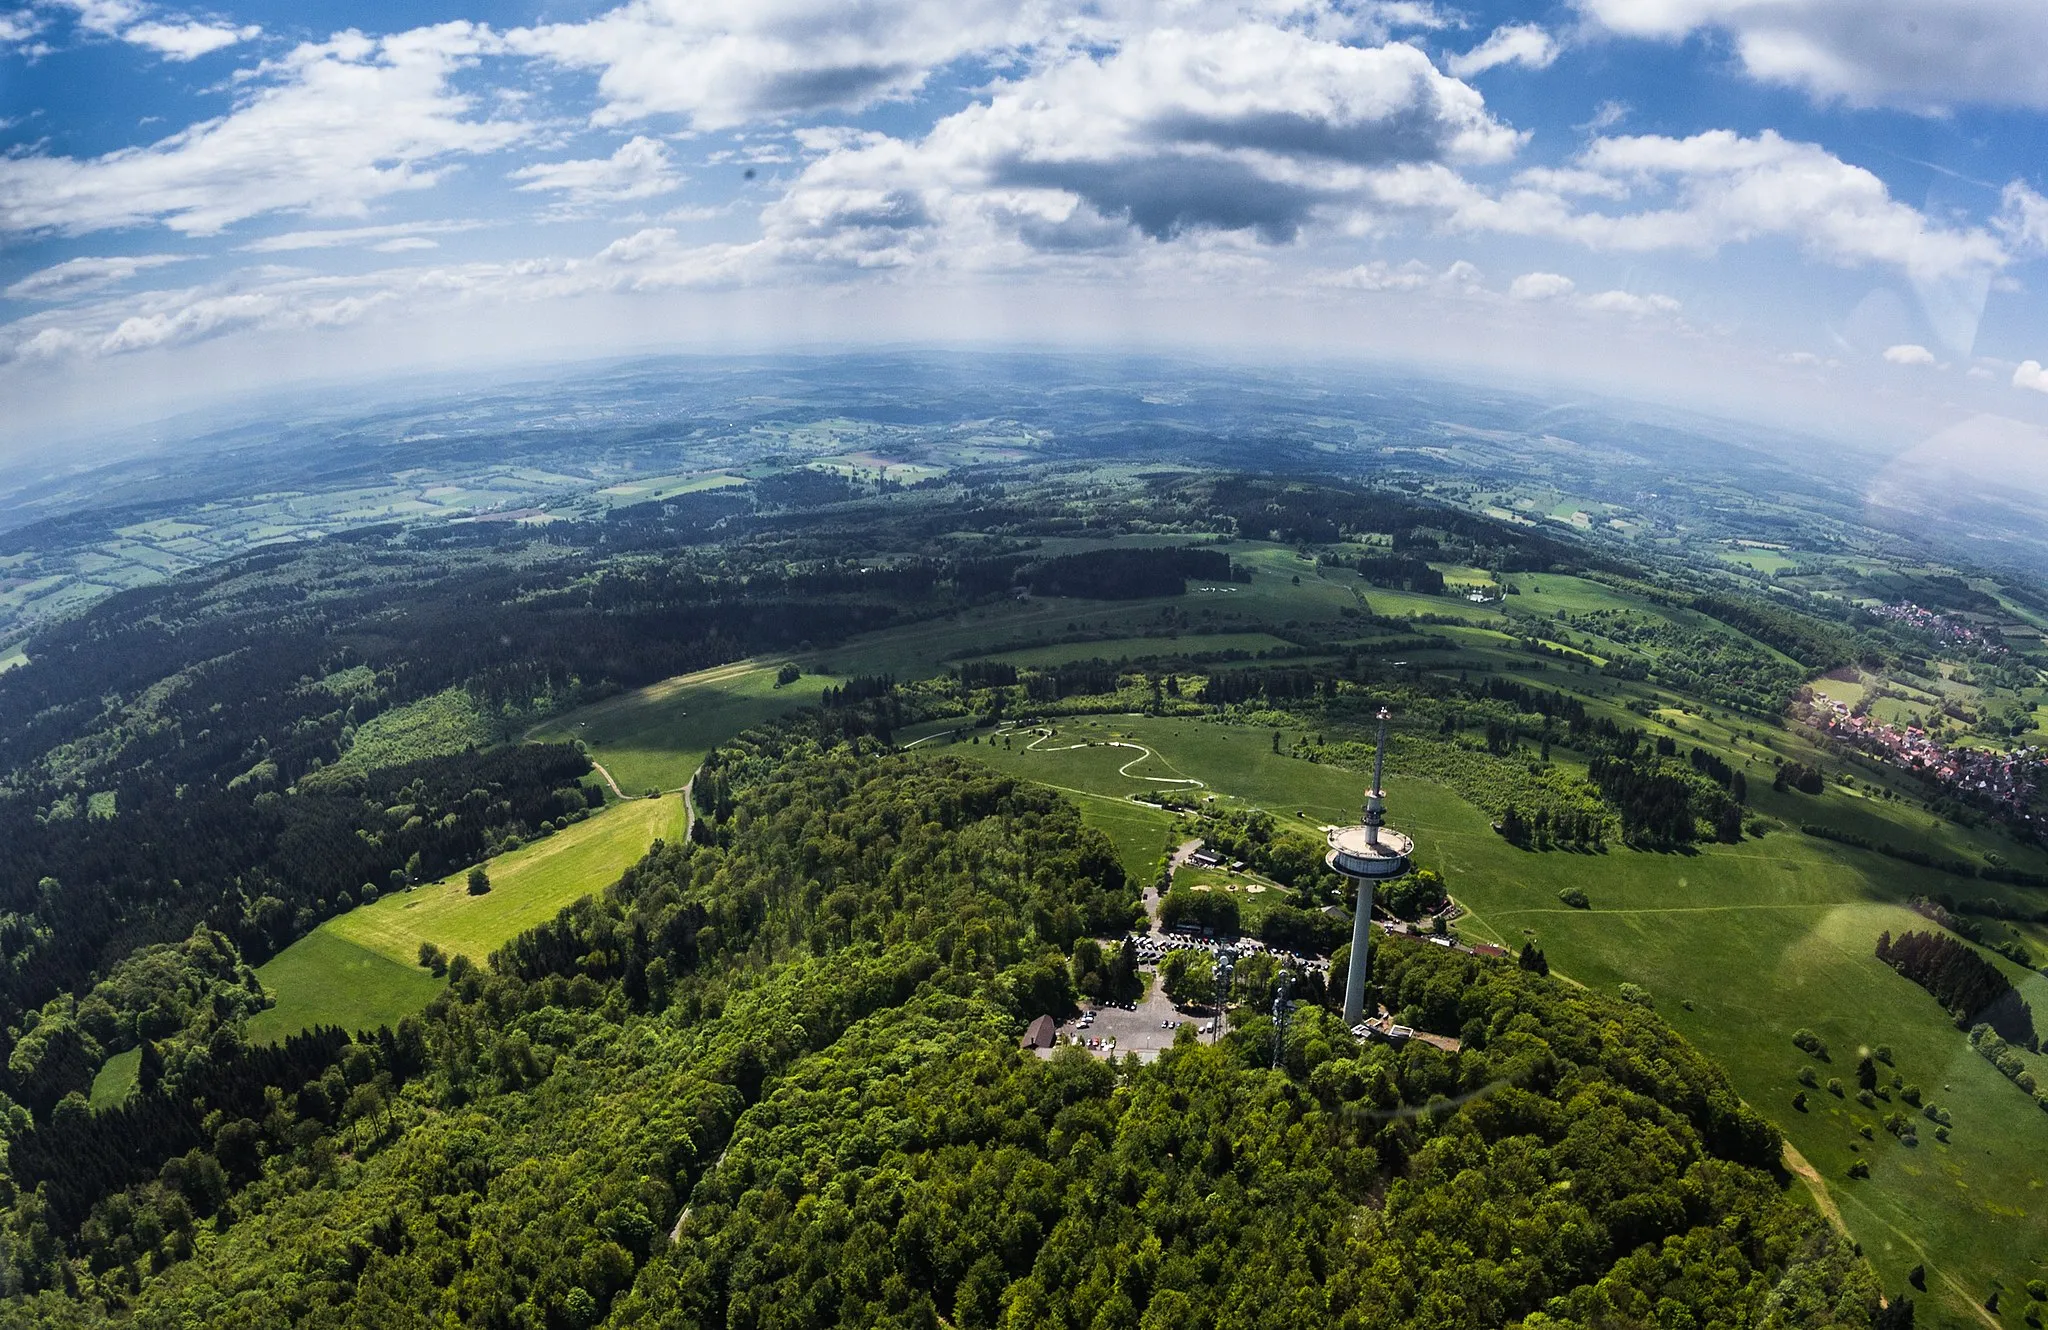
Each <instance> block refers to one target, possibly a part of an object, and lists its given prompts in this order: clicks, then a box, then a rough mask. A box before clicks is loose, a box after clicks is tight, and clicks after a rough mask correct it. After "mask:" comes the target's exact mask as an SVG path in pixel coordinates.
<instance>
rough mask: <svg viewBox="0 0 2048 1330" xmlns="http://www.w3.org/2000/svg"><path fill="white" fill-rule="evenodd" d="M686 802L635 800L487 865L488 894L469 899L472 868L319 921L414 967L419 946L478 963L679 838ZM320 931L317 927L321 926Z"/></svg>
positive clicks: (337, 933) (676, 799)
mask: <svg viewBox="0 0 2048 1330" xmlns="http://www.w3.org/2000/svg"><path fill="white" fill-rule="evenodd" d="M683 817H684V812H683V801H682V799H681V798H680V797H677V796H673V795H669V796H664V797H662V798H660V799H629V800H626V801H625V802H623V803H617V804H612V805H610V806H608V807H606V808H605V809H603V810H602V811H600V812H597V813H593V814H592V815H591V816H590V817H588V818H586V819H585V820H583V821H581V822H577V823H575V824H573V825H571V826H569V827H567V828H565V829H564V830H562V831H558V832H556V833H555V834H554V835H552V836H548V837H545V838H543V839H540V840H536V841H533V842H531V843H529V844H527V845H523V846H521V847H520V848H518V849H516V850H513V851H512V852H511V853H509V854H502V855H499V856H498V857H497V858H495V859H492V860H490V861H489V862H488V863H486V864H485V865H484V868H485V871H486V872H488V873H489V874H490V879H491V889H490V891H489V892H487V893H485V894H484V895H481V896H472V895H470V894H469V889H468V887H467V885H466V882H465V879H466V878H467V876H468V872H467V870H466V869H465V870H463V871H460V872H455V873H450V874H449V875H448V876H447V877H444V878H442V879H441V880H440V881H439V882H430V883H427V884H426V885H424V886H421V887H418V888H415V889H414V890H412V891H395V892H392V893H391V894H389V895H387V896H383V897H380V898H379V899H377V900H375V901H372V902H371V903H370V904H368V905H359V906H357V907H356V908H355V909H353V910H350V911H349V912H348V913H347V914H342V915H337V916H335V917H334V918H333V919H330V920H328V921H327V922H326V923H325V924H323V925H321V927H322V928H323V929H326V930H329V931H331V932H332V933H333V934H334V935H335V936H336V937H340V938H345V939H347V940H348V941H350V942H353V943H355V944H356V945H358V946H361V947H364V948H367V949H368V950H371V951H374V952H377V953H379V954H380V955H384V956H389V957H390V958H392V959H393V960H396V961H400V962H402V963H404V964H407V965H411V964H413V963H415V962H416V961H417V959H418V957H419V949H420V943H422V942H431V943H433V944H435V945H436V946H438V947H440V948H441V949H442V950H443V951H446V952H447V953H448V954H450V955H455V954H458V953H460V954H463V955H467V956H468V957H470V959H472V960H475V961H477V962H479V963H481V962H482V961H483V960H484V958H485V957H487V956H489V955H490V953H491V952H492V951H493V950H494V949H496V948H497V947H498V946H499V945H500V944H502V943H504V942H505V941H507V940H508V939H510V938H512V937H513V936H514V935H516V934H519V933H522V932H524V931H525V930H527V929H529V928H531V927H533V926H534V925H535V924H539V923H545V922H546V921H547V920H549V919H552V918H554V917H555V915H556V914H557V913H558V912H559V911H560V910H561V909H562V907H563V906H565V905H568V904H569V903H570V902H572V901H574V900H576V899H577V898H579V897H582V896H587V895H589V894H590V893H591V892H593V891H600V890H602V889H604V888H605V887H607V886H609V885H610V884H611V883H612V882H614V881H616V880H617V879H618V876H619V874H620V873H623V872H624V871H625V870H626V869H628V868H630V867H632V866H633V865H634V864H635V863H637V862H639V860H640V858H641V857H642V856H643V855H645V854H646V853H647V847H648V846H649V845H651V844H653V843H654V842H655V841H657V840H663V839H668V840H673V839H675V838H676V837H677V836H679V835H681V834H682V829H683ZM316 931H317V930H316Z"/></svg>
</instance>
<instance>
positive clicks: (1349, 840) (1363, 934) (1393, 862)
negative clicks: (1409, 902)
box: [1323, 707, 1415, 1026]
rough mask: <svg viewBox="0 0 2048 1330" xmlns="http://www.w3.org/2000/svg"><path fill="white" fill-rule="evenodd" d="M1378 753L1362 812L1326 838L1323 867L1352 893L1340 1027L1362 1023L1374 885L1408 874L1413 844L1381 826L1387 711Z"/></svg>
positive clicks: (1382, 714)
mask: <svg viewBox="0 0 2048 1330" xmlns="http://www.w3.org/2000/svg"><path fill="white" fill-rule="evenodd" d="M1379 722H1380V739H1379V748H1378V750H1377V751H1375V752H1374V754H1373V759H1372V786H1371V788H1369V789H1367V790H1366V792H1365V812H1364V816H1363V817H1362V818H1361V819H1360V821H1359V824H1358V825H1357V826H1355V827H1340V828H1337V829H1336V830H1334V831H1332V832H1330V852H1329V853H1328V854H1327V855H1325V856H1324V857H1323V862H1324V863H1326V864H1328V865H1329V866H1330V867H1331V868H1332V869H1334V870H1336V871H1337V872H1339V873H1342V874H1343V875H1344V876H1345V877H1346V878H1348V879H1350V882H1351V885H1352V886H1353V887H1354V888H1355V889H1356V890H1357V903H1356V905H1354V906H1353V908H1352V913H1351V966H1350V969H1349V970H1348V971H1347V972H1346V975H1345V980H1344V1024H1345V1025H1347V1026H1355V1025H1357V1024H1358V1023H1359V1022H1360V1021H1363V1020H1364V1019H1365V981H1366V977H1367V976H1368V975H1369V974H1370V972H1371V967H1370V963H1369V962H1370V956H1371V951H1372V896H1373V888H1374V887H1375V886H1377V885H1378V884H1379V883H1382V882H1386V881H1388V880H1390V879H1392V878H1397V877H1399V876H1401V874H1403V873H1405V872H1407V871H1408V869H1409V866H1410V864H1409V856H1410V855H1412V854H1414V853H1415V842H1414V840H1412V839H1411V838H1409V837H1407V836H1404V835H1402V834H1401V833H1400V832H1398V831H1395V830H1394V829H1392V828H1391V827H1389V826H1387V823H1386V814H1387V795H1386V790H1385V789H1384V788H1383V781H1384V778H1385V776H1386V768H1387V709H1386V708H1385V707H1381V708H1380V714H1379Z"/></svg>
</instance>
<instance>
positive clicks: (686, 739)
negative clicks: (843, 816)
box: [527, 660, 838, 795]
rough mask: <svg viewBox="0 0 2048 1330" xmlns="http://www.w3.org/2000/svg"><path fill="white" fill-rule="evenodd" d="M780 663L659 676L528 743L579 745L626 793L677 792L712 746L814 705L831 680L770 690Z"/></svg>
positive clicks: (546, 728)
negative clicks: (673, 676)
mask: <svg viewBox="0 0 2048 1330" xmlns="http://www.w3.org/2000/svg"><path fill="white" fill-rule="evenodd" d="M780 663H781V662H779V661H754V660H748V661H739V662H737V663H735V664H731V665H721V666H718V667H717V668H715V669H709V670H700V671H698V672H697V673H695V674H685V675H679V676H678V677H676V678H673V679H664V680H663V681H662V682H660V683H657V684H650V685H649V686H647V687H645V688H637V689H634V690H633V691H632V692H630V693H622V694H620V695H619V696H617V697H612V698H607V699H605V700H604V701H602V702H598V703H595V704H594V705H591V706H587V707H583V708H581V709H579V710H576V711H572V712H569V713H567V714H566V715H563V716H561V717H559V718H557V719H555V720H552V721H549V722H548V723H547V724H545V725H541V726H538V727H536V728H535V729H534V730H533V731H531V732H530V733H529V734H528V735H527V737H528V738H529V739H538V740H549V741H564V740H578V741H581V742H582V744H583V745H584V748H585V749H586V750H587V751H588V752H589V754H590V756H591V758H592V759H593V760H594V761H597V762H600V763H602V764H603V765H604V767H605V769H606V770H607V771H610V772H611V773H612V779H613V780H616V781H617V782H618V783H619V788H620V789H622V790H624V791H625V792H626V793H627V794H628V795H638V794H644V793H646V792H647V791H648V790H650V789H657V790H678V789H681V788H682V787H683V786H684V785H685V784H686V783H687V782H688V781H689V779H690V777H691V776H692V775H693V774H695V772H696V770H697V766H698V764H699V763H701V762H703V760H704V755H705V754H706V753H708V752H710V751H711V749H712V748H713V746H715V745H716V744H718V743H720V742H722V741H723V740H725V739H729V738H731V737H732V736H733V735H735V734H738V733H739V732H740V731H741V730H744V729H746V728H747V727H748V726H749V725H758V724H760V723H761V722H763V721H766V720H772V719H774V718H775V717H777V716H780V715H781V714H782V713H783V712H785V711H792V710H797V709H800V708H803V707H808V706H813V705H816V703H817V701H818V696H819V694H821V693H823V692H824V691H825V689H826V688H827V687H828V686H830V685H831V684H834V683H837V682H838V680H837V679H834V678H830V677H825V676H820V675H817V674H805V675H804V676H803V677H801V678H799V679H797V680H796V681H795V682H794V683H788V684H783V685H781V686H780V687H778V686H777V685H776V682H775V676H776V670H777V668H778V666H779V665H780Z"/></svg>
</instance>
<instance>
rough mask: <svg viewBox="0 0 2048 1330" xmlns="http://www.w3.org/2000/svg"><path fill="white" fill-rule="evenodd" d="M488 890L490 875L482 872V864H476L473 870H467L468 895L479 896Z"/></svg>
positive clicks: (489, 887)
mask: <svg viewBox="0 0 2048 1330" xmlns="http://www.w3.org/2000/svg"><path fill="white" fill-rule="evenodd" d="M490 889H491V875H490V874H489V873H486V872H485V871H484V866H483V865H482V864H478V865H477V866H476V867H475V868H472V869H470V870H469V894H470V895H472V896H481V895H483V894H484V893H485V892H487V891H489V890H490Z"/></svg>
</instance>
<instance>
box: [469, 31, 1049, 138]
mask: <svg viewBox="0 0 2048 1330" xmlns="http://www.w3.org/2000/svg"><path fill="white" fill-rule="evenodd" d="M1047 10H1048V6H1046V5H1045V4H1042V3H1038V4H1033V3H1025V4H1017V3H1014V2H1012V0H631V3H628V4H624V5H621V6H619V7H618V8H617V9H613V10H610V11H609V12H607V13H604V14H601V15H599V16H598V17H596V18H593V19H590V20H587V21H585V22H581V23H551V24H545V25H542V26H539V27H534V28H521V29H517V30H515V31H513V32H511V33H509V34H507V39H508V41H509V42H510V43H511V45H512V46H513V48H514V49H516V50H519V51H522V52H524V53H526V54H529V55H535V56H541V57H545V58H547V59H549V60H551V61H553V62H556V63H558V64H562V65H566V66H569V67H571V68H576V69H588V70H595V71H597V73H598V93H599V96H600V97H601V98H602V99H603V105H602V107H601V108H600V109H599V111H598V114H597V117H596V118H597V120H598V122H599V123H601V124H622V123H626V122H629V121H633V120H637V119H641V118H644V117H646V116H650V115H661V114H667V115H679V116H683V117H685V118H686V119H688V120H689V121H690V122H691V123H692V124H693V125H696V126H698V127H699V128H705V129H716V128H724V127H729V126H733V125H738V124H743V123H746V122H747V121H751V120H773V119H779V118H782V117H785V116H791V115H802V114H815V113H817V112H822V111H833V110H841V111H844V110H858V109H860V108H863V107H867V106H872V105H874V104H875V103H877V102H881V101H887V100H890V99H892V98H899V97H904V96H908V95H910V94H911V93H914V92H916V91H917V90H918V89H919V88H920V87H922V86H923V84H924V81H925V79H926V77H927V76H928V75H929V74H930V72H931V70H932V69H933V68H934V67H936V66H938V65H942V64H945V63H947V62H949V61H952V60H955V59H958V58H960V57H961V56H964V55H967V54H970V53H973V52H978V51H987V50H993V49H996V48H1000V47H1005V46H1011V45H1019V44H1023V43H1027V42H1030V41H1033V40H1036V39H1038V38H1039V37H1041V36H1042V35H1044V34H1045V33H1046V32H1047V31H1049V29H1050V27H1051V23H1052V20H1051V18H1050V17H1049V15H1048V13H1047Z"/></svg>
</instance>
